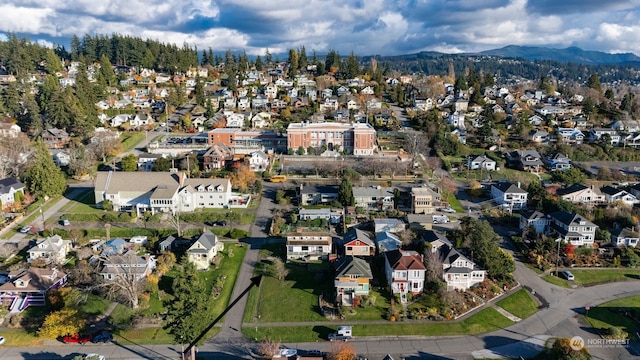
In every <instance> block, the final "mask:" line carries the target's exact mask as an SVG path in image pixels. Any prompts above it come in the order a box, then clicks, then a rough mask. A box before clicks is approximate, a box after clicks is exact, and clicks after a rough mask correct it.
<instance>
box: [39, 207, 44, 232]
mask: <svg viewBox="0 0 640 360" xmlns="http://www.w3.org/2000/svg"><path fill="white" fill-rule="evenodd" d="M40 217H41V218H42V230H45V228H44V226H45V225H44V213H43V212H42V205H40Z"/></svg>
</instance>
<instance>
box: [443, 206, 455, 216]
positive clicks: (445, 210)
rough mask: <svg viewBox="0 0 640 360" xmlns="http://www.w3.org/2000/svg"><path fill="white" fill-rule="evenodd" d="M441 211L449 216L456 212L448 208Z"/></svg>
mask: <svg viewBox="0 0 640 360" xmlns="http://www.w3.org/2000/svg"><path fill="white" fill-rule="evenodd" d="M442 211H444V212H446V213H450V214H453V213H455V212H456V211H455V210H453V209H452V208H450V207H446V208H443V209H442Z"/></svg>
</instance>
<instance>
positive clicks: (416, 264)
mask: <svg viewBox="0 0 640 360" xmlns="http://www.w3.org/2000/svg"><path fill="white" fill-rule="evenodd" d="M384 255H385V256H384V269H385V275H386V278H387V284H389V285H390V286H391V293H392V294H393V295H396V294H399V295H400V302H401V303H403V304H404V303H406V302H407V301H408V297H407V294H413V295H418V294H420V293H422V291H423V289H424V279H425V273H426V267H425V266H424V263H423V260H422V256H420V254H418V252H416V251H406V250H393V251H387V252H385V253H384Z"/></svg>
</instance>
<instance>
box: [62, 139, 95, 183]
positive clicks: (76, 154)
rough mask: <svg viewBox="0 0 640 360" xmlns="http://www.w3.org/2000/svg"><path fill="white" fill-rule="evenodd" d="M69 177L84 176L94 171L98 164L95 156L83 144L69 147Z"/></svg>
mask: <svg viewBox="0 0 640 360" xmlns="http://www.w3.org/2000/svg"><path fill="white" fill-rule="evenodd" d="M68 151H69V175H71V176H83V175H88V174H90V173H91V172H92V171H93V168H94V166H95V164H96V161H95V157H94V156H95V155H94V154H93V153H92V152H91V151H87V149H86V148H85V147H84V145H82V144H75V145H73V146H71V147H69V150H68Z"/></svg>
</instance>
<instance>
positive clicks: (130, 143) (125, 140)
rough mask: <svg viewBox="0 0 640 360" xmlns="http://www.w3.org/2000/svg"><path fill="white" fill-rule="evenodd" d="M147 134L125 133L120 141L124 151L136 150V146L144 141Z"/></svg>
mask: <svg viewBox="0 0 640 360" xmlns="http://www.w3.org/2000/svg"><path fill="white" fill-rule="evenodd" d="M144 137H145V133H144V132H135V131H131V132H125V133H122V135H120V140H121V141H122V149H123V151H124V152H127V151H131V150H133V149H135V147H136V145H138V144H139V143H140V142H141V141H142V140H144Z"/></svg>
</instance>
